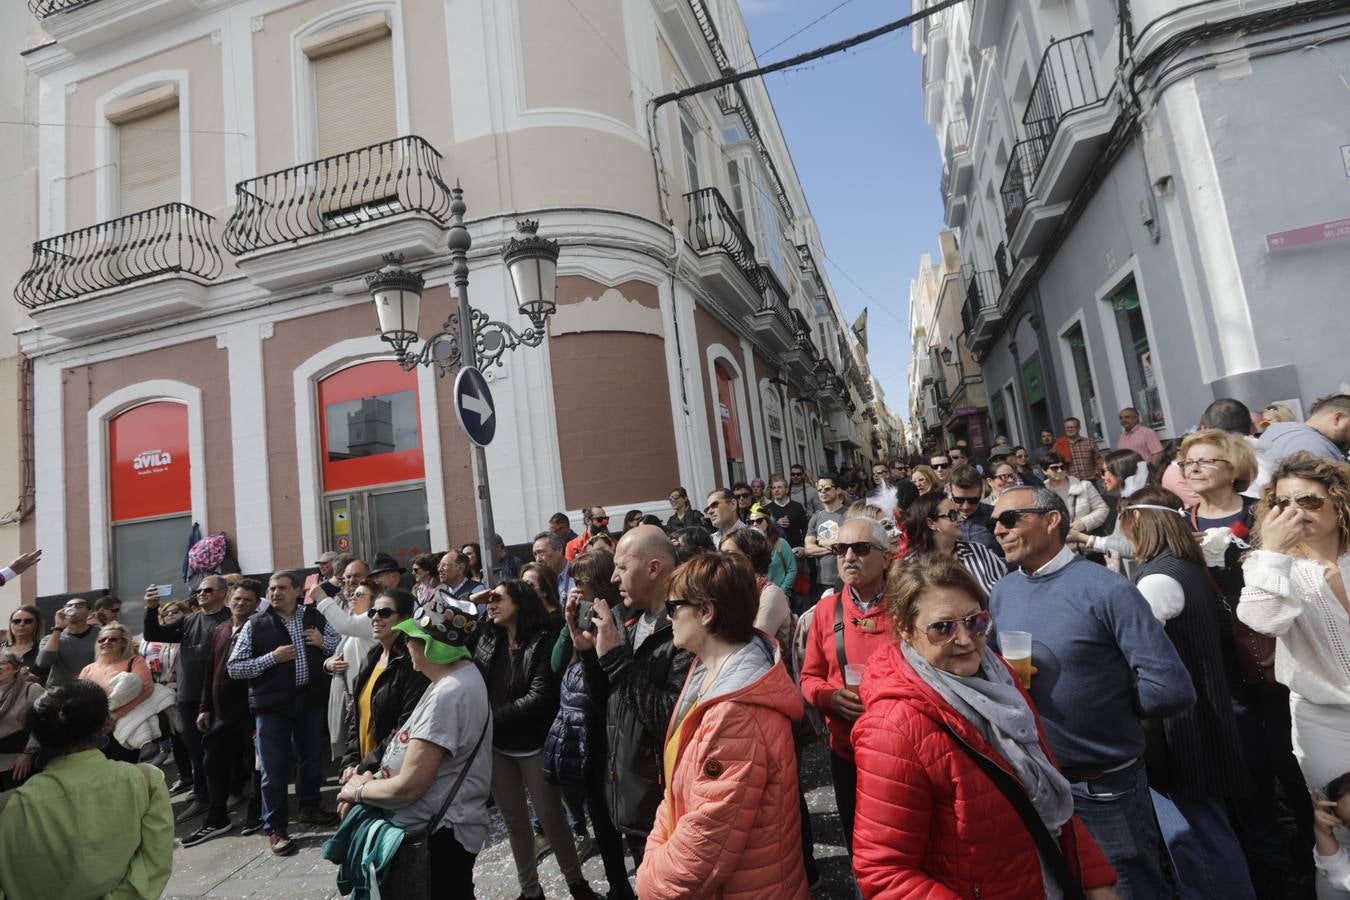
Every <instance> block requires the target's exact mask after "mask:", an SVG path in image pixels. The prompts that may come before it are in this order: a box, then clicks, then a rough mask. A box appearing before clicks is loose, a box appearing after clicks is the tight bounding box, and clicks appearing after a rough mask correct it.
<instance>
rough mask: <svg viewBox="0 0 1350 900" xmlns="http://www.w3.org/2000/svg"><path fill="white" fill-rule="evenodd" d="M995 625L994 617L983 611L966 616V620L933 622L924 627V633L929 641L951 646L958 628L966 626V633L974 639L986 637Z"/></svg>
mask: <svg viewBox="0 0 1350 900" xmlns="http://www.w3.org/2000/svg"><path fill="white" fill-rule="evenodd" d="M993 624H994V617H993V616H991V615H989V613H988V612H986V611H984V610H981V611H980V612H977V613H975V614H974V615H972V616H966V617H965V618H964V619H944V620H942V621H940V622H933V623H931V624H929V625H926V626H924V629H923V630H924V633H925V634H927V635H928V640H929V641H931V642H932V643H934V644H950V643H951V642H952V641H954V640H956V630H957V627H958V626H965V629H966V633H967V634H969V635H970V636H971V637H973V638H977V637H984V636H985V635H986V634H988V633H989V628H990V626H992V625H993Z"/></svg>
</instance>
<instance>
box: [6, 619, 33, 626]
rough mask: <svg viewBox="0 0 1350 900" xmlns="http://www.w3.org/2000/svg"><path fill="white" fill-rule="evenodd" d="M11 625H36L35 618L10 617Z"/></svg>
mask: <svg viewBox="0 0 1350 900" xmlns="http://www.w3.org/2000/svg"><path fill="white" fill-rule="evenodd" d="M9 624H11V625H36V624H37V619H10V620H9Z"/></svg>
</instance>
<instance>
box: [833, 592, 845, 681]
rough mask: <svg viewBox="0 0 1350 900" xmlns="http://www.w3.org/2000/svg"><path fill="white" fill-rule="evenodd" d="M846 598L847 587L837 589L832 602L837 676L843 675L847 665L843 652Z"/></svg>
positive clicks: (841, 676)
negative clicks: (837, 658)
mask: <svg viewBox="0 0 1350 900" xmlns="http://www.w3.org/2000/svg"><path fill="white" fill-rule="evenodd" d="M847 599H848V587H842V588H840V589H839V593H838V594H836V595H835V603H834V652H835V654H836V655H837V656H838V657H839V677H840V678H841V679H842V678H843V677H844V669H845V668H847V667H848V655H847V654H845V653H844V601H845V600H847Z"/></svg>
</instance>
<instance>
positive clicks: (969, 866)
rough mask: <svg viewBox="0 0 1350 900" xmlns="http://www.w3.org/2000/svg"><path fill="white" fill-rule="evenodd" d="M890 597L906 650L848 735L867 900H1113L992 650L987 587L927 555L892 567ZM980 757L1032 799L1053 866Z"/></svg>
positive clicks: (868, 678)
mask: <svg viewBox="0 0 1350 900" xmlns="http://www.w3.org/2000/svg"><path fill="white" fill-rule="evenodd" d="M886 593H887V602H888V604H889V607H890V615H891V621H892V622H893V623H894V626H893V627H894V629H895V634H896V636H897V637H898V638H899V639H900V640H899V642H898V643H896V644H891V645H888V646H886V647H884V648H882V649H881V650H878V651H877V652H876V653H875V654H873V656H872V657H871V659H869V660H868V663H867V671H866V675H864V677H863V683H862V691H861V693H862V698H863V706H864V708H865V710H866V711H865V712H864V713H863V715H862V717H861V718H860V719H858V722H857V724H856V725H855V726H854V728H853V748H854V753H855V756H856V760H857V766H858V810H857V816H856V818H855V820H854V831H853V869H854V873H855V874H856V875H857V878H858V884H859V886H860V887H861V889H862V892H863V895H864V896H866V897H869V898H873V897H875V898H899V897H923V898H969V897H980V898H984V900H993V898H1009V900H1014V898H1015V900H1027V898H1032V897H1048V898H1058V897H1081V896H1084V895H1085V896H1086V897H1088V898H1091V900H1102V898H1114V897H1115V896H1116V893H1115V891H1114V890H1113V889H1112V888H1111V887H1110V885H1112V884H1114V883H1115V880H1116V879H1115V873H1114V872H1113V871H1112V870H1111V866H1110V864H1109V863H1108V862H1107V861H1106V857H1105V856H1103V855H1102V852H1101V850H1099V849H1098V847H1097V845H1096V844H1095V843H1094V842H1093V840H1092V838H1091V837H1090V836H1089V835H1088V832H1087V829H1086V828H1084V827H1083V825H1082V823H1081V822H1079V821H1078V819H1077V818H1076V817H1075V816H1074V814H1073V796H1072V794H1071V793H1070V791H1069V784H1068V782H1067V781H1065V780H1064V777H1063V776H1062V775H1060V774H1059V770H1058V769H1057V768H1056V767H1055V763H1054V760H1053V759H1052V758H1051V755H1050V749H1049V745H1047V744H1046V742H1045V738H1044V736H1043V734H1042V733H1041V725H1040V720H1039V719H1038V718H1037V716H1036V713H1035V711H1034V710H1033V709H1032V708H1031V701H1030V699H1029V698H1028V697H1027V695H1026V693H1025V692H1024V691H1023V690H1022V689H1021V687H1020V686H1018V684H1017V682H1016V680H1015V679H1014V676H1013V674H1012V670H1011V669H1010V668H1008V666H1007V664H1006V663H1004V662H1003V660H1002V659H1001V658H1000V657H999V656H998V655H997V654H995V653H994V652H993V651H992V650H990V649H989V648H988V647H987V646H986V638H987V636H988V633H989V629H990V626H991V621H990V617H989V612H988V601H987V598H986V597H985V595H984V592H983V591H982V590H981V589H980V586H979V584H978V583H977V582H976V581H975V579H974V578H973V577H972V576H971V575H970V573H969V572H968V571H966V569H965V568H964V567H963V566H962V565H961V564H960V563H958V562H957V561H955V560H954V559H951V558H950V557H940V556H935V555H919V556H915V557H911V558H909V559H906V560H904V561H902V562H900V563H899V564H897V565H896V566H895V568H894V569H892V572H891V575H890V579H889V583H888V585H887V592H886ZM972 754H979V755H980V756H982V757H984V762H985V763H986V764H993V765H996V766H997V767H998V768H999V769H1001V770H1002V771H1003V772H1004V773H1005V774H1006V776H1008V777H1007V779H1006V782H1007V786H1008V789H1009V790H1020V791H1021V792H1022V794H1023V795H1025V797H1026V799H1027V800H1028V801H1029V802H1030V807H1029V814H1034V816H1035V819H1034V820H1032V824H1033V825H1034V827H1036V828H1038V829H1042V828H1043V829H1044V831H1045V832H1047V833H1048V835H1050V837H1049V838H1048V839H1047V844H1048V845H1056V844H1057V846H1058V850H1059V856H1058V858H1057V859H1055V860H1050V861H1046V860H1042V859H1041V858H1040V855H1039V854H1038V852H1037V848H1036V844H1035V842H1034V839H1033V837H1032V832H1031V830H1030V828H1029V825H1028V823H1027V822H1024V821H1023V819H1022V818H1021V816H1020V815H1019V813H1018V812H1017V811H1016V810H1015V809H1014V807H1013V805H1012V803H1011V802H1010V801H1009V800H1008V799H1007V796H1006V795H1005V794H1004V793H1003V792H1002V791H1001V790H1000V788H999V787H998V786H997V785H995V783H994V781H993V780H992V778H991V776H990V775H988V774H985V772H984V771H982V770H981V768H980V765H979V764H978V763H977V761H976V759H975V758H974V756H973V755H972ZM1056 871H1059V872H1060V873H1061V877H1063V878H1064V879H1065V880H1069V881H1071V882H1073V883H1071V884H1069V885H1062V884H1060V883H1059V878H1057V877H1056V876H1055V874H1054V873H1055V872H1056Z"/></svg>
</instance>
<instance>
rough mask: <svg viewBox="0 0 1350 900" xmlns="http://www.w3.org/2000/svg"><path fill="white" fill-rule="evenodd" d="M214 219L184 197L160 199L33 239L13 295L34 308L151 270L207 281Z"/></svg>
mask: <svg viewBox="0 0 1350 900" xmlns="http://www.w3.org/2000/svg"><path fill="white" fill-rule="evenodd" d="M214 221H215V220H214V219H212V218H211V216H209V215H207V214H206V213H204V212H202V211H201V210H199V209H194V208H193V207H191V206H188V205H187V204H186V203H166V204H164V205H163V206H156V207H154V208H153V209H147V210H142V211H141V212H136V213H132V214H130V215H127V216H122V217H121V218H117V219H111V220H109V221H107V222H100V223H99V224H97V225H91V226H90V227H88V228H81V229H80V230H79V231H72V232H69V233H68V234H58V235H56V236H55V237H49V238H47V239H46V240H41V241H38V242H36V243H34V244H33V262H32V264H31V265H30V266H29V267H28V271H27V272H25V273H24V274H23V277H21V278H20V279H19V283H18V285H17V286H16V287H15V288H14V299H16V300H18V301H19V303H21V304H23V305H24V306H26V307H28V308H29V309H36V308H37V307H39V306H45V305H47V304H49V303H56V302H58V301H60V300H70V299H72V298H74V297H81V296H84V295H85V294H92V293H94V292H95V291H102V290H106V289H108V288H115V287H122V286H125V285H128V284H132V283H134V282H137V281H143V280H145V279H147V278H153V277H155V276H156V275H166V274H170V273H178V274H182V275H191V276H194V277H196V278H200V279H202V280H203V281H210V280H212V279H214V278H215V277H216V276H218V275H219V274H220V272H221V268H222V264H221V260H220V251H219V250H218V249H217V248H216V243H215V238H214V237H213V236H212V234H211V225H212V222H214Z"/></svg>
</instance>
